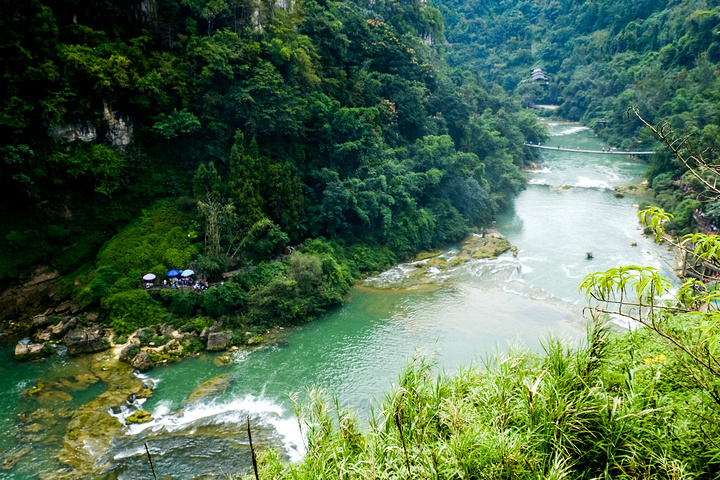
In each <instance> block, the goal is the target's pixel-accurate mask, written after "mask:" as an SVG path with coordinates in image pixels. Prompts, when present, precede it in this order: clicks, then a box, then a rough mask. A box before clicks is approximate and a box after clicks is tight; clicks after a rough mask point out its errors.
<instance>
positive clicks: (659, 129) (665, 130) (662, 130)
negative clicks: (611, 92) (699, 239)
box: [627, 106, 720, 201]
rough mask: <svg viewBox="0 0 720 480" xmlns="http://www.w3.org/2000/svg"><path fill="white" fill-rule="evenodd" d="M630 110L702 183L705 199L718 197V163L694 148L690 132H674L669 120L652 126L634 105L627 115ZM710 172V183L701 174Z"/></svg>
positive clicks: (719, 174) (719, 196) (719, 172)
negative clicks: (712, 161)
mask: <svg viewBox="0 0 720 480" xmlns="http://www.w3.org/2000/svg"><path fill="white" fill-rule="evenodd" d="M630 112H632V113H633V114H634V115H635V116H636V117H637V118H638V119H639V120H640V121H641V122H642V123H643V124H644V125H645V126H646V127H648V128H649V129H650V131H652V132H653V133H654V134H655V136H657V137H658V138H659V139H660V141H662V142H663V143H664V144H665V145H667V147H668V148H669V149H670V151H672V152H673V154H674V155H675V156H676V157H677V159H678V160H680V162H681V163H682V164H683V165H684V166H685V168H687V169H688V171H689V172H690V173H692V174H693V176H694V177H695V178H697V179H698V181H700V183H702V184H703V185H704V186H705V188H707V192H706V193H705V195H706V196H707V201H714V200H717V199H720V188H718V185H717V178H718V177H720V165H715V164H713V163H711V162H710V161H709V160H708V159H706V158H705V157H704V156H703V154H704V153H706V152H707V150H705V151H703V152H698V151H696V150H695V148H694V146H693V145H692V142H689V140H690V137H692V134H688V135H680V134H678V133H676V132H675V131H674V130H673V129H672V126H671V125H670V123H669V122H665V121H663V122H660V123H658V124H657V126H652V125H650V123H648V121H647V120H645V119H644V118H643V117H642V116H641V115H640V111H639V110H638V109H637V108H636V107H632V106H631V107H629V108H628V110H627V115H628V117H629V116H630ZM703 173H711V174H712V176H713V177H714V179H713V182H712V183H710V181H708V180H707V179H706V178H705V177H704V176H703V175H702V174H703Z"/></svg>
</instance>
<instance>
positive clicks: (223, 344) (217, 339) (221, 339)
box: [207, 331, 232, 352]
mask: <svg viewBox="0 0 720 480" xmlns="http://www.w3.org/2000/svg"><path fill="white" fill-rule="evenodd" d="M230 340H232V332H231V331H227V332H220V333H211V334H210V335H208V341H207V349H208V350H209V351H211V352H216V351H218V350H225V349H226V348H228V344H229V343H230Z"/></svg>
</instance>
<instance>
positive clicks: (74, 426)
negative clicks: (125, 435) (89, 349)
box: [41, 353, 152, 480]
mask: <svg viewBox="0 0 720 480" xmlns="http://www.w3.org/2000/svg"><path fill="white" fill-rule="evenodd" d="M85 358H86V359H88V360H90V361H91V363H90V364H89V369H90V372H91V373H92V374H93V375H95V376H96V377H98V378H99V379H100V380H101V381H102V382H103V383H104V384H105V385H107V388H108V390H107V391H105V392H103V393H102V394H100V395H99V396H98V397H97V398H95V399H94V400H93V401H91V402H89V403H86V404H85V405H82V406H80V407H78V408H76V409H75V410H72V411H68V414H70V415H71V417H72V418H71V419H70V421H69V422H68V424H67V426H66V428H65V436H64V438H63V441H62V444H63V447H62V449H61V451H60V452H59V453H58V459H59V460H60V461H61V462H62V463H63V464H65V465H66V466H67V467H69V468H67V469H64V471H63V472H62V474H60V473H58V472H53V474H52V475H47V476H41V478H43V479H47V480H51V479H52V480H60V479H63V480H64V479H67V480H70V479H76V478H98V477H99V476H100V475H99V473H100V471H102V470H103V469H104V468H105V467H106V466H107V465H106V464H105V463H103V461H101V460H104V461H105V462H107V461H108V456H107V455H106V453H107V452H108V451H109V450H110V447H111V445H112V441H113V439H114V438H117V437H118V435H119V434H120V432H121V431H122V429H123V428H125V427H124V425H123V423H122V422H121V421H120V420H119V419H118V418H117V417H113V416H112V415H111V414H110V412H111V408H112V407H113V406H117V405H126V400H127V398H128V395H132V394H135V395H136V396H137V397H140V396H141V394H143V393H145V392H152V391H151V390H150V389H146V388H145V386H144V384H143V381H142V380H140V379H139V378H137V377H136V376H135V375H134V374H133V369H132V368H131V367H130V366H129V365H127V364H125V363H122V362H119V361H117V360H115V359H113V358H111V357H109V356H108V355H107V354H106V353H103V354H96V355H95V356H93V357H85ZM144 396H149V395H144Z"/></svg>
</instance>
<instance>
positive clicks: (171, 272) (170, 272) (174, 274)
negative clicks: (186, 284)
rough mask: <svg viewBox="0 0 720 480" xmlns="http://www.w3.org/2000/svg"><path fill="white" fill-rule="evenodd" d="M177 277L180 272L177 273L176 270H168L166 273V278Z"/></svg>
mask: <svg viewBox="0 0 720 480" xmlns="http://www.w3.org/2000/svg"><path fill="white" fill-rule="evenodd" d="M178 275H180V272H178V271H177V270H170V271H169V272H168V273H167V276H168V277H177V276H178Z"/></svg>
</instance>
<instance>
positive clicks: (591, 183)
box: [573, 177, 612, 190]
mask: <svg viewBox="0 0 720 480" xmlns="http://www.w3.org/2000/svg"><path fill="white" fill-rule="evenodd" d="M573 186H575V187H579V188H599V189H606V190H607V189H610V188H612V187H611V186H610V184H609V183H608V182H605V181H603V180H594V179H592V178H588V177H580V178H579V179H578V183H577V185H573Z"/></svg>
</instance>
